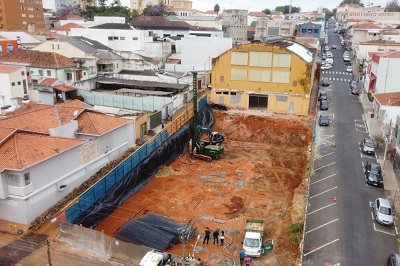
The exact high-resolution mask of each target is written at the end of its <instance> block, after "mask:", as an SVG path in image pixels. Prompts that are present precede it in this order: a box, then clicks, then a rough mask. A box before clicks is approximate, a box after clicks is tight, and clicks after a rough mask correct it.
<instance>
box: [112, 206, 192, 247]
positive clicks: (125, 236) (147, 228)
mask: <svg viewBox="0 0 400 266" xmlns="http://www.w3.org/2000/svg"><path fill="white" fill-rule="evenodd" d="M183 230H185V235H186V239H187V240H190V239H191V238H192V237H193V234H194V232H195V229H194V228H192V227H190V226H189V227H187V225H185V224H181V223H178V222H175V221H173V220H171V219H169V218H167V217H164V216H161V215H158V214H155V213H147V214H146V215H145V216H143V217H140V218H135V219H130V220H129V221H128V222H126V223H125V224H124V225H123V226H121V228H120V229H118V231H117V233H116V234H115V238H117V239H119V240H122V241H124V242H128V243H134V244H137V245H143V246H146V247H151V248H154V249H158V250H166V249H168V248H170V247H172V246H174V245H176V244H178V243H180V242H181V240H180V239H181V236H182V231H183Z"/></svg>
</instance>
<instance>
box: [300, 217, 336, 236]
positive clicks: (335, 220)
mask: <svg viewBox="0 0 400 266" xmlns="http://www.w3.org/2000/svg"><path fill="white" fill-rule="evenodd" d="M336 221H339V219H335V220H333V221H330V222H327V223H326V224H323V225H320V226H318V227H316V228H314V229H311V230H309V231H307V232H306V234H308V233H310V232H312V231H315V230H317V229H320V228H321V227H324V226H327V225H328V224H331V223H334V222H336Z"/></svg>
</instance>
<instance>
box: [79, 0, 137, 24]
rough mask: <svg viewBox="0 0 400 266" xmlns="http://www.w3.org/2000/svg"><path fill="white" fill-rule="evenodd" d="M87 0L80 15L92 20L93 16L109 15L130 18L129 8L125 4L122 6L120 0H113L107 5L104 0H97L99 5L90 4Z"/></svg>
mask: <svg viewBox="0 0 400 266" xmlns="http://www.w3.org/2000/svg"><path fill="white" fill-rule="evenodd" d="M91 2H92V1H87V3H88V4H87V5H86V7H85V10H83V11H82V12H81V14H80V15H81V16H83V17H85V18H87V19H89V20H93V17H94V16H110V17H125V19H126V20H129V19H130V18H131V14H130V10H129V8H128V7H126V6H122V3H121V1H120V0H113V1H112V2H111V4H110V5H109V6H107V5H106V0H98V3H99V6H92V5H90V4H89V3H91Z"/></svg>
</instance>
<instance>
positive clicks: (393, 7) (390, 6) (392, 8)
mask: <svg viewBox="0 0 400 266" xmlns="http://www.w3.org/2000/svg"><path fill="white" fill-rule="evenodd" d="M385 12H400V5H399V1H398V0H392V1H390V2H388V3H387V4H386V7H385Z"/></svg>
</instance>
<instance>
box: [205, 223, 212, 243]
mask: <svg viewBox="0 0 400 266" xmlns="http://www.w3.org/2000/svg"><path fill="white" fill-rule="evenodd" d="M204 233H205V234H206V235H205V236H204V240H203V244H204V243H205V242H206V240H207V244H208V240H210V234H211V231H210V228H208V227H207V228H206V231H205V232H204Z"/></svg>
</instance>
